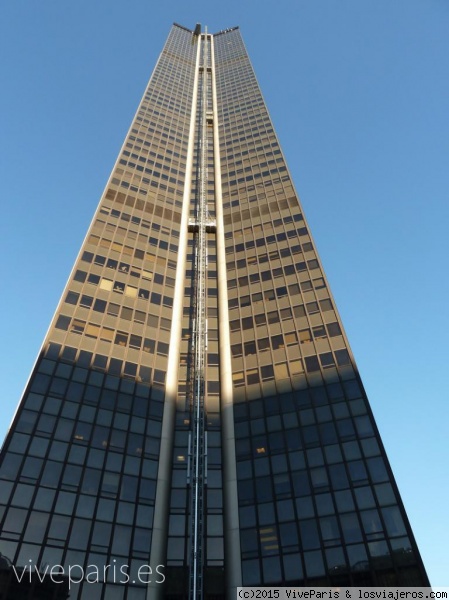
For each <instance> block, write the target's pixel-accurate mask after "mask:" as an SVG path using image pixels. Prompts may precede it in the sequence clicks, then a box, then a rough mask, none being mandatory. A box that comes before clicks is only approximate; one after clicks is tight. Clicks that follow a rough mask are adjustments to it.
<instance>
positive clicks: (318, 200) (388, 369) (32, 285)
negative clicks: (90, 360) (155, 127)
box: [0, 0, 449, 586]
mask: <svg viewBox="0 0 449 600" xmlns="http://www.w3.org/2000/svg"><path fill="white" fill-rule="evenodd" d="M173 21H177V22H179V23H181V24H184V25H186V26H189V27H193V26H194V24H195V23H196V21H201V22H202V23H203V24H207V25H208V26H209V30H210V31H212V32H214V31H218V30H220V29H224V28H226V27H230V26H234V25H240V27H241V29H242V33H243V36H244V39H245V42H246V45H247V47H248V50H249V53H250V56H251V59H252V62H253V65H254V67H255V70H256V73H257V76H258V79H259V82H260V85H261V87H262V91H263V93H264V96H265V99H266V101H267V104H268V107H269V110H270V113H271V116H272V118H273V121H274V125H275V128H276V129H277V132H278V135H279V138H280V142H281V144H282V147H283V149H284V152H285V154H286V158H287V161H288V164H289V167H290V169H291V171H292V174H293V178H294V180H295V184H296V187H297V190H298V192H299V195H300V197H301V199H302V203H303V206H304V209H305V213H306V215H307V217H308V220H309V222H310V224H311V228H312V231H313V234H314V237H315V241H316V243H317V246H318V249H319V251H320V255H321V258H322V260H323V263H324V267H325V269H326V272H327V275H328V278H329V280H330V283H331V286H332V289H333V293H334V296H335V298H336V300H337V304H338V307H339V310H340V313H341V315H342V318H343V322H344V324H345V327H346V331H347V333H348V336H349V340H350V342H351V346H352V348H353V351H354V354H355V357H356V359H357V361H358V365H359V368H360V371H361V374H362V378H363V380H364V383H365V386H366V388H367V391H368V395H369V397H370V400H371V404H372V407H373V410H374V414H375V416H376V419H377V423H378V425H379V428H380V431H381V434H382V436H383V439H384V443H385V446H386V448H387V452H388V454H389V457H390V461H391V464H392V467H393V471H394V473H395V475H396V478H397V481H398V484H399V488H400V490H401V493H402V496H403V499H404V502H405V505H406V509H407V511H408V514H409V517H410V520H411V523H412V526H413V528H414V531H415V535H416V538H417V541H418V544H419V546H420V548H421V552H422V555H423V558H424V562H425V564H426V567H427V570H428V573H429V576H430V580H431V583H432V584H433V585H440V586H442V585H449V575H448V573H447V564H448V558H447V556H448V542H447V540H448V539H449V517H448V510H447V503H448V500H449V466H448V465H449V450H448V438H449V436H448V433H449V418H448V417H449V415H448V412H449V409H448V406H449V398H448V385H447V378H448V373H449V366H448V364H449V352H448V331H449V327H448V325H449V323H448V321H449V318H448V308H447V307H448V296H449V284H448V275H447V262H448V256H449V235H448V231H447V230H448V223H449V214H448V213H449V209H448V205H449V203H448V193H449V168H448V167H449V110H448V109H449V3H448V2H447V0H393V1H392V0H277V1H276V2H274V1H273V2H267V1H265V0H227V1H226V2H221V3H215V2H213V1H212V2H211V1H210V0H209V1H208V2H206V1H199V0H191V1H189V2H188V1H186V0H183V1H180V0H170V1H165V2H151V1H150V0H147V1H144V0H127V2H126V3H125V2H119V1H118V0H77V1H76V2H69V1H67V0H4V1H3V2H2V3H1V6H0V81H1V83H2V91H1V94H0V115H1V117H0V121H1V130H0V136H1V137H0V140H1V141H0V194H1V196H2V200H1V207H2V219H1V223H0V229H1V230H0V245H1V256H2V261H1V281H2V285H1V289H2V293H1V296H0V302H1V309H2V310H1V311H0V321H1V334H2V337H1V343H2V360H1V362H0V380H1V382H2V384H1V390H2V409H1V416H0V437H2V438H3V436H4V434H5V433H6V430H7V427H8V425H9V422H10V419H11V417H12V415H13V412H14V410H15V407H16V404H17V402H18V400H19V397H20V394H21V391H22V390H23V387H24V385H25V383H26V380H27V377H28V375H29V373H30V371H31V368H32V364H33V361H34V359H35V357H36V355H37V353H38V350H39V347H40V344H41V342H42V339H43V337H44V334H45V332H46V329H47V327H48V325H49V322H50V319H51V317H52V314H53V311H54V309H55V307H56V304H57V302H58V299H59V296H60V294H61V292H62V289H63V286H64V285H65V282H66V279H67V277H68V274H69V272H70V269H71V267H72V264H73V261H74V258H75V256H76V254H77V251H78V249H79V246H80V244H81V241H82V239H83V237H84V234H85V232H86V229H87V226H88V224H89V222H90V219H91V217H92V215H93V212H94V209H95V207H96V205H97V202H98V200H99V197H100V195H101V192H102V190H103V186H104V185H105V183H106V179H107V177H108V175H109V172H110V169H111V168H112V165H113V162H114V160H115V157H116V155H117V153H118V150H119V148H120V145H121V143H122V141H123V138H124V136H125V133H126V131H127V128H128V126H129V124H130V122H131V118H132V116H133V114H134V111H135V110H136V108H137V104H138V102H139V100H140V97H141V94H142V92H143V90H144V88H145V86H146V83H147V80H148V78H149V75H150V73H151V70H152V68H153V66H154V64H155V61H156V58H157V56H158V54H159V52H160V50H161V48H162V45H163V43H164V41H165V38H166V36H167V34H168V31H169V29H170V26H171V23H172V22H173Z"/></svg>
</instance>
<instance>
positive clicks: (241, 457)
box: [0, 24, 428, 600]
mask: <svg viewBox="0 0 449 600" xmlns="http://www.w3.org/2000/svg"><path fill="white" fill-rule="evenodd" d="M201 257H203V259H201ZM199 307H200V308H201V307H202V308H201V310H200V308H199ZM199 347H201V349H202V350H201V353H200V352H199V350H198V348H199ZM0 526H1V532H2V533H1V538H0V590H1V593H2V594H3V596H2V598H5V599H7V598H8V599H18V598H23V599H27V600H31V599H34V598H52V599H57V598H58V599H59V598H68V597H70V599H71V600H73V599H75V600H86V599H89V600H144V599H147V598H151V599H152V600H153V598H167V599H172V600H181V599H186V598H189V597H190V598H201V597H204V598H205V599H209V600H212V599H214V600H218V599H219V598H225V597H227V598H231V597H234V595H233V594H234V593H235V587H236V586H237V585H242V584H243V585H290V584H292V585H293V584H301V585H314V586H321V585H368V586H369V585H379V586H388V585H394V586H406V585H407V586H414V585H427V584H428V581H427V576H426V573H425V570H424V567H423V564H422V561H421V559H420V556H419V552H418V549H417V547H416V543H415V541H414V538H413V534H412V531H411V529H410V525H409V523H408V520H407V516H406V514H405V511H404V508H403V505H402V502H401V499H400V496H399V493H398V490H397V487H396V484H395V482H394V478H393V475H392V473H391V469H390V467H389V464H388V460H387V457H386V454H385V451H384V449H383V446H382V443H381V440H380V437H379V433H378V430H377V428H376V425H375V422H374V419H373V416H372V413H371V409H370V407H369V404H368V400H367V398H366V394H365V391H364V389H363V385H362V383H361V380H360V377H359V374H358V371H357V368H356V365H355V363H354V359H353V356H352V353H351V350H350V348H349V345H348V343H347V339H346V336H345V334H344V331H343V326H342V324H341V321H340V318H339V315H338V313H337V311H336V308H335V302H334V300H333V298H332V295H331V293H330V290H329V287H328V285H327V281H326V277H325V274H324V272H323V269H322V266H321V263H320V260H319V257H318V255H317V253H316V249H315V245H314V243H313V240H312V238H311V235H310V231H309V228H308V225H307V222H306V221H305V218H304V215H303V212H302V209H301V206H300V204H299V201H298V198H297V195H296V192H295V189H294V187H293V183H292V181H291V179H290V175H289V172H288V168H287V165H286V163H285V160H284V157H283V154H282V151H281V148H280V146H279V143H278V140H277V137H276V134H275V132H274V129H273V125H272V123H271V120H270V117H269V115H268V112H267V109H266V106H265V103H264V101H263V98H262V95H261V92H260V89H259V86H258V84H257V81H256V78H255V75H254V72H253V69H252V66H251V63H250V61H249V57H248V54H247V52H246V49H245V47H244V44H243V41H242V38H241V35H240V31H239V29H238V28H232V29H228V30H224V31H221V32H219V33H217V34H214V35H210V34H208V33H207V32H206V33H204V32H203V33H201V31H200V30H199V28H197V29H196V30H195V31H191V30H189V29H186V28H184V27H182V26H179V25H176V24H175V25H174V26H173V27H172V30H171V32H170V34H169V36H168V39H167V42H166V44H165V46H164V49H163V51H162V53H161V55H160V57H159V60H158V62H157V65H156V67H155V70H154V72H153V75H152V77H151V79H150V82H149V84H148V87H147V89H146V91H145V93H144V96H143V98H142V101H141V103H140V105H139V108H138V111H137V113H136V115H135V117H134V119H133V122H132V124H131V127H130V130H129V132H128V135H127V137H126V139H125V142H124V145H123V147H122V149H121V151H120V154H119V156H118V159H117V162H116V164H115V166H114V169H113V171H112V174H111V177H110V179H109V182H108V184H107V186H106V189H105V192H104V194H103V196H102V198H101V201H100V204H99V206H98V209H97V211H96V213H95V216H94V219H93V221H92V224H91V226H90V228H89V231H88V233H87V236H86V238H85V241H84V243H83V246H82V248H81V251H80V254H79V256H78V259H77V261H76V263H75V265H74V268H73V271H72V273H71V276H70V278H69V282H68V284H67V286H66V289H65V290H64V292H63V295H62V298H61V301H60V304H59V306H58V308H57V311H56V314H55V316H54V319H53V321H52V324H51V326H50V329H49V332H48V334H47V336H46V339H45V340H44V344H43V347H42V350H41V352H40V355H39V357H38V360H37V362H36V365H35V367H34V370H33V373H32V375H31V378H30V381H29V383H28V385H27V388H26V390H25V393H24V396H23V399H22V401H21V403H20V404H19V408H18V410H17V413H16V415H15V418H14V422H13V425H12V427H11V429H10V432H9V434H8V436H7V439H6V441H5V444H4V446H3V449H2V455H1V466H0ZM55 565H60V569H59V575H58V577H52V576H51V573H50V571H51V568H52V567H54V566H55ZM70 569H72V570H71V571H70ZM62 571H64V573H62ZM69 573H70V576H71V577H70V578H71V579H72V580H73V579H74V580H76V583H74V582H73V581H70V578H69V577H68V575H69ZM55 579H57V580H58V583H55V582H54V581H55ZM69 588H70V589H69Z"/></svg>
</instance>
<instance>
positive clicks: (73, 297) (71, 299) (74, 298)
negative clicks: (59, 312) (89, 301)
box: [65, 292, 80, 304]
mask: <svg viewBox="0 0 449 600" xmlns="http://www.w3.org/2000/svg"><path fill="white" fill-rule="evenodd" d="M79 297H80V295H79V294H77V293H76V292H69V293H68V294H67V296H66V299H65V301H66V302H67V304H76V303H77V302H78V298H79Z"/></svg>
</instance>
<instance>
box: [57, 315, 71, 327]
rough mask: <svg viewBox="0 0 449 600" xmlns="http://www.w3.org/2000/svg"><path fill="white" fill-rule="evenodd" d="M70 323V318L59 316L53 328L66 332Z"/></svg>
mask: <svg viewBox="0 0 449 600" xmlns="http://www.w3.org/2000/svg"><path fill="white" fill-rule="evenodd" d="M70 321H71V319H70V317H65V316H64V315H61V316H59V317H58V320H57V321H56V325H55V327H56V329H62V330H63V331H67V329H68V328H69V325H70Z"/></svg>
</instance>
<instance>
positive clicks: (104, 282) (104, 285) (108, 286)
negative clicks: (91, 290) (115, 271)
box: [100, 278, 113, 292]
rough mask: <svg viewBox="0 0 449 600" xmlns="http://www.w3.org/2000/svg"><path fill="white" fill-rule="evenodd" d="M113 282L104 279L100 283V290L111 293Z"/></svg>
mask: <svg viewBox="0 0 449 600" xmlns="http://www.w3.org/2000/svg"><path fill="white" fill-rule="evenodd" d="M112 283H113V282H112V281H111V280H110V279H104V278H103V279H102V280H101V282H100V289H101V290H106V291H107V292H110V291H111V290H112Z"/></svg>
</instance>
